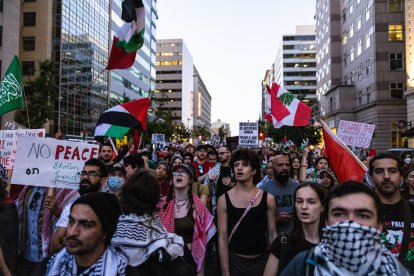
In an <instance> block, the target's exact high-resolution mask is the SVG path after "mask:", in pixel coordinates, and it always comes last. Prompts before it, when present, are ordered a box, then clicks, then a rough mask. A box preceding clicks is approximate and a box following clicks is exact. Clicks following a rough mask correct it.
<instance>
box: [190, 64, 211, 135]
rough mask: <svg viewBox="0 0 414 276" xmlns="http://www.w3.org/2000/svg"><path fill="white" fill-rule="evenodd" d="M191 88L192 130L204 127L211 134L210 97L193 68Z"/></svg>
mask: <svg viewBox="0 0 414 276" xmlns="http://www.w3.org/2000/svg"><path fill="white" fill-rule="evenodd" d="M193 87H194V90H193V122H194V124H193V129H194V130H196V131H197V130H198V129H199V128H201V127H204V128H205V129H206V130H207V131H208V132H209V133H211V130H210V126H211V96H210V93H208V90H207V87H206V85H205V84H204V82H203V80H202V79H201V76H200V74H199V73H198V71H197V69H196V67H195V66H194V85H193Z"/></svg>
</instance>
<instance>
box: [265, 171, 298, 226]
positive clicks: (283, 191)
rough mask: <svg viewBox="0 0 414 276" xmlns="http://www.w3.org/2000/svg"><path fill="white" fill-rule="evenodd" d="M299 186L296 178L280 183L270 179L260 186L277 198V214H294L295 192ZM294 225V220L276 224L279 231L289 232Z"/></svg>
mask: <svg viewBox="0 0 414 276" xmlns="http://www.w3.org/2000/svg"><path fill="white" fill-rule="evenodd" d="M298 186H299V183H298V182H296V181H295V180H292V179H289V180H288V182H286V183H284V184H280V183H279V182H277V181H276V180H274V179H273V180H268V181H266V182H264V183H262V184H261V185H260V187H258V188H259V189H261V190H263V191H265V192H268V193H270V194H272V195H273V196H274V197H275V200H276V212H275V213H276V215H279V214H280V213H282V212H285V213H288V214H293V206H294V204H295V202H293V193H294V192H295V190H296V188H297V187H298ZM292 226H293V221H290V222H288V223H278V224H277V225H276V230H277V233H278V234H279V233H281V232H287V231H290V229H291V228H292Z"/></svg>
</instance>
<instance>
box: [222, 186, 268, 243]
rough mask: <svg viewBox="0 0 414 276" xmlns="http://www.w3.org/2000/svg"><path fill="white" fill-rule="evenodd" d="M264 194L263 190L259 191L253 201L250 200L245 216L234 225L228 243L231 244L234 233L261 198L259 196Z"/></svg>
mask: <svg viewBox="0 0 414 276" xmlns="http://www.w3.org/2000/svg"><path fill="white" fill-rule="evenodd" d="M261 193H263V191H262V190H260V189H259V190H258V191H257V193H256V195H255V196H254V197H253V198H252V200H250V202H249V205H247V207H246V210H244V213H243V215H242V216H241V217H240V218H239V220H238V221H237V223H236V225H234V227H233V230H232V231H231V233H230V237H229V239H228V242H227V243H230V241H231V238H232V237H233V234H234V232H236V230H237V227H239V224H240V223H241V222H242V220H243V219H244V217H245V216H246V215H247V213H248V212H249V211H250V209H251V208H252V206H253V204H254V203H255V201H256V199H257V198H258V197H259V195H260V194H261Z"/></svg>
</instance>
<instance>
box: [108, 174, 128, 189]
mask: <svg viewBox="0 0 414 276" xmlns="http://www.w3.org/2000/svg"><path fill="white" fill-rule="evenodd" d="M107 183H108V186H109V188H110V189H111V191H117V190H118V189H119V187H120V186H121V185H122V184H123V183H124V181H123V180H122V178H120V177H118V176H110V177H108V182H107Z"/></svg>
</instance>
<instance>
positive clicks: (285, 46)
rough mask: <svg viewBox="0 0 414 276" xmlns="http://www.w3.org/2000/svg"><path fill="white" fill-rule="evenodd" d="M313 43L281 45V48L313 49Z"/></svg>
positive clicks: (314, 47) (314, 46)
mask: <svg viewBox="0 0 414 276" xmlns="http://www.w3.org/2000/svg"><path fill="white" fill-rule="evenodd" d="M315 49H316V45H315V44H302V45H283V50H305V51H307V50H315Z"/></svg>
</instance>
